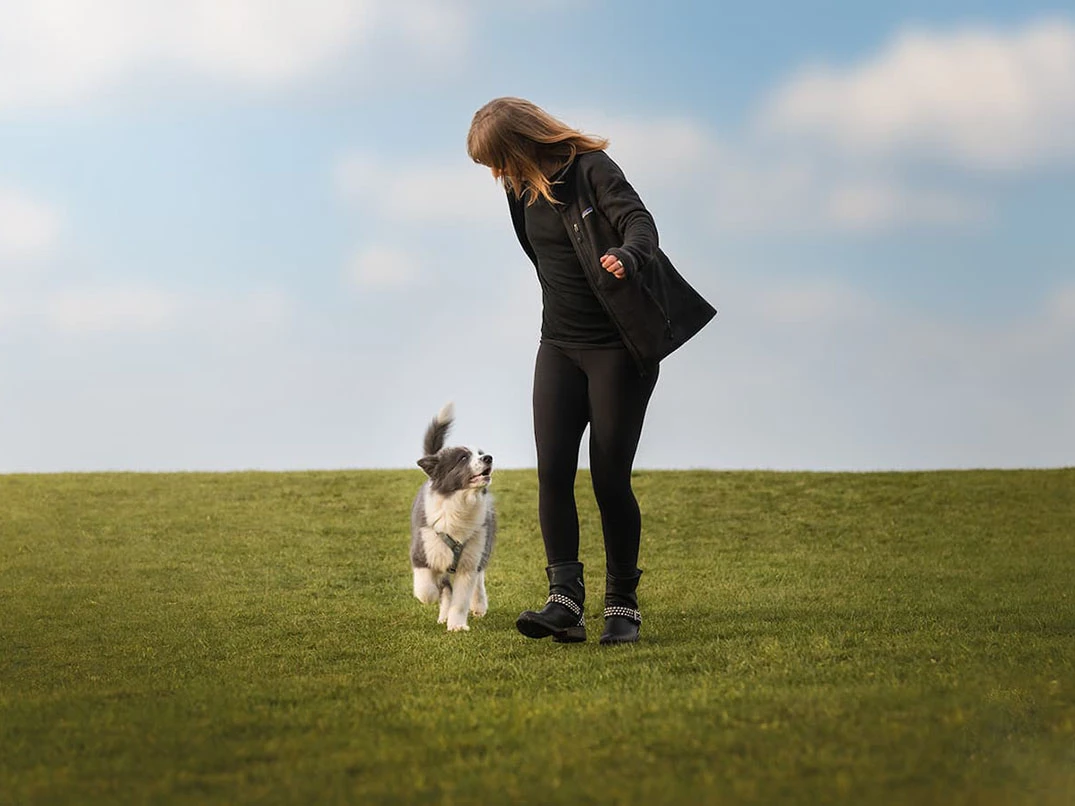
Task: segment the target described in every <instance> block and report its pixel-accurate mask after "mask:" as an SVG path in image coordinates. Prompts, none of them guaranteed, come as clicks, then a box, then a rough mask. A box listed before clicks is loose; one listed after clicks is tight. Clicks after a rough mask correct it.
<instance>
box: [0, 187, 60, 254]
mask: <svg viewBox="0 0 1075 806" xmlns="http://www.w3.org/2000/svg"><path fill="white" fill-rule="evenodd" d="M59 232H60V216H59V213H57V211H56V210H55V209H53V208H52V207H50V206H49V205H47V204H44V203H43V202H41V201H38V200H36V199H32V198H30V197H29V196H26V195H25V194H23V193H21V192H19V191H17V190H15V189H13V188H5V187H0V270H3V269H4V267H5V266H7V265H11V264H22V263H23V262H25V261H27V260H31V259H34V258H39V257H41V256H43V255H46V254H48V252H49V251H50V250H51V249H52V248H53V247H54V246H55V244H56V241H57V238H58V236H59Z"/></svg>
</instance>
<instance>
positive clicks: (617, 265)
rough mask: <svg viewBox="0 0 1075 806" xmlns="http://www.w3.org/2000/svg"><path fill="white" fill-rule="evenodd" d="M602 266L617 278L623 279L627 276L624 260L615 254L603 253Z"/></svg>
mask: <svg viewBox="0 0 1075 806" xmlns="http://www.w3.org/2000/svg"><path fill="white" fill-rule="evenodd" d="M601 266H602V268H604V270H605V271H607V272H609V273H610V274H612V276H613V277H615V278H616V279H617V280H622V279H623V278H624V277H626V276H627V269H625V268H624V266H623V261H621V260H620V259H619V258H618V257H616V256H615V255H602V256H601Z"/></svg>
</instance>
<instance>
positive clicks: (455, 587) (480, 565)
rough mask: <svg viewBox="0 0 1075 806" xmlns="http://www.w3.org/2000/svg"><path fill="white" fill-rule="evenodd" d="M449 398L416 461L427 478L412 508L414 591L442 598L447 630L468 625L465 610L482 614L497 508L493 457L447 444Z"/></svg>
mask: <svg viewBox="0 0 1075 806" xmlns="http://www.w3.org/2000/svg"><path fill="white" fill-rule="evenodd" d="M454 416H455V413H454V407H453V406H452V404H451V403H448V404H446V405H445V406H444V408H442V409H441V410H440V412H439V413H438V414H437V416H436V417H435V418H434V419H433V422H431V423H430V424H429V427H428V428H427V429H426V435H425V443H424V446H423V447H424V449H425V455H424V456H423V457H422V458H421V459H419V460H418V466H419V467H420V468H422V470H424V471H425V472H426V475H427V476H429V478H428V479H427V480H426V481H425V482H424V483H423V484H422V486H421V487H420V488H419V489H418V494H417V495H416V496H415V498H414V506H413V507H411V567H412V568H413V570H414V595H415V597H416V598H417V599H418V601H420V602H424V603H426V604H431V603H433V602H437V601H439V602H440V616H439V617H438V618H437V623H438V624H444V623H447V624H448V631H449V632H456V631H459V630H469V629H470V628H469V627H468V626H467V614H468V612H469V613H473V614H474V615H475V616H484V615H485V612H486V610H488V609H489V599H488V597H487V596H486V593H485V566H486V565H488V563H489V555H490V554H492V551H493V540H494V538H495V536H496V512H495V511H494V509H493V497H492V496H491V495H490V494H489V482H490V480H491V477H492V473H493V457H492V456H490V455H489V454H487V453H484V452H483V451H480V450H473V449H471V448H463V447H449V448H446V447H444V440H445V437H447V435H448V429H449V428H450V427H451V424H452V420H453V419H454Z"/></svg>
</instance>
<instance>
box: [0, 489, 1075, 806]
mask: <svg viewBox="0 0 1075 806" xmlns="http://www.w3.org/2000/svg"><path fill="white" fill-rule="evenodd" d="M421 478H422V476H421V473H420V472H419V471H417V470H416V471H413V472H411V471H384V472H373V471H370V472H324V473H280V474H258V473H243V474H170V475H130V474H93V475H54V476H25V475H23V476H0V802H2V803H20V804H21V803H50V804H51V803H79V804H81V803H92V802H95V801H96V802H152V803H236V802H249V801H259V802H291V803H335V802H355V803H410V802H425V803H446V804H447V803H453V804H460V803H491V804H498V803H509V802H518V803H524V802H525V803H541V804H555V803H571V804H586V803H625V804H633V803H637V804H660V803H714V804H717V803H722V804H723V803H804V804H815V803H854V804H878V803H915V804H916V805H917V806H921V805H922V804H1035V806H1036V805H1037V804H1069V803H1072V802H1075V585H1073V581H1075V470H1056V471H982V472H943V473H899V474H897V473H889V474H862V475H851V474H800V473H711V472H641V473H638V474H637V475H636V478H635V489H636V492H637V494H638V497H639V500H640V502H641V505H642V509H643V513H644V523H645V530H644V536H643V549H642V559H641V565H642V566H643V567H644V568H645V569H646V573H645V576H644V577H643V579H642V587H641V588H640V594H641V603H642V609H643V612H644V616H645V623H644V624H643V642H642V643H640V644H639V645H637V646H629V647H616V648H606V647H600V646H598V645H597V642H596V635H597V633H598V632H599V630H600V617H599V611H600V599H601V586H602V577H603V574H602V573H601V569H602V563H603V554H602V549H601V544H600V539H599V534H598V533H599V521H598V518H597V513H596V510H595V508H594V506H593V504H592V495H591V494H590V493H589V490H588V487H587V485H588V477H587V476H586V475H585V474H580V478H579V498H580V510H581V511H580V518H581V520H582V529H583V535H584V537H583V557H582V559H583V560H584V561H585V562H586V563H587V566H588V569H589V577H588V579H589V587H590V594H591V600H590V602H589V603H588V605H587V611H588V615H589V616H590V628H591V640H590V641H589V642H588V643H586V644H582V645H572V646H563V645H556V644H552V643H549V642H548V641H541V642H537V641H530V640H528V639H524V638H523V637H522V636H520V635H518V634H517V633H516V632H515V630H514V626H513V625H514V619H515V617H516V616H517V615H518V613H519V611H521V610H523V609H526V608H528V607H532V606H534V605H537V604H540V602H542V601H543V599H544V595H545V588H544V576H543V565H544V560H543V553H542V550H541V541H540V537H539V535H538V530H537V525H536V490H535V476H534V474H533V472H532V471H502V472H500V473H499V474H498V475H497V477H496V480H495V482H494V491H495V492H496V494H497V503H498V509H499V514H500V521H501V532H500V537H499V544H498V548H497V551H496V553H495V554H494V556H493V562H492V565H491V567H490V570H489V575H488V576H489V578H488V590H489V598H490V612H489V615H488V616H486V617H485V618H484V619H480V620H473V621H472V622H471V624H472V626H471V631H470V632H469V633H462V634H456V633H451V634H450V633H447V632H446V631H445V630H444V628H443V626H438V625H437V624H436V623H435V621H436V610H435V608H434V607H433V606H423V605H421V604H419V603H418V602H417V601H415V600H414V599H413V597H412V596H411V593H410V584H411V581H410V570H409V566H408V561H407V544H408V539H409V537H408V527H407V520H408V511H409V505H410V501H411V497H412V495H413V493H414V490H415V489H416V487H417V485H418V483H419V482H420V480H421Z"/></svg>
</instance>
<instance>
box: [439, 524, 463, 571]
mask: <svg viewBox="0 0 1075 806" xmlns="http://www.w3.org/2000/svg"><path fill="white" fill-rule="evenodd" d="M437 537H439V538H440V539H441V540H443V541H444V545H446V546H447V547H448V548H449V549H451V552H452V564H451V565H450V566H449V567H448V573H449V574H454V573H455V570H456V568H457V567H458V566H459V558H460V557H461V556H462V555H463V544H462V543H460V542H459V541H458V540H456V539H455V538H454V537H452V536H451V535H450V534H448V533H447V532H437Z"/></svg>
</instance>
